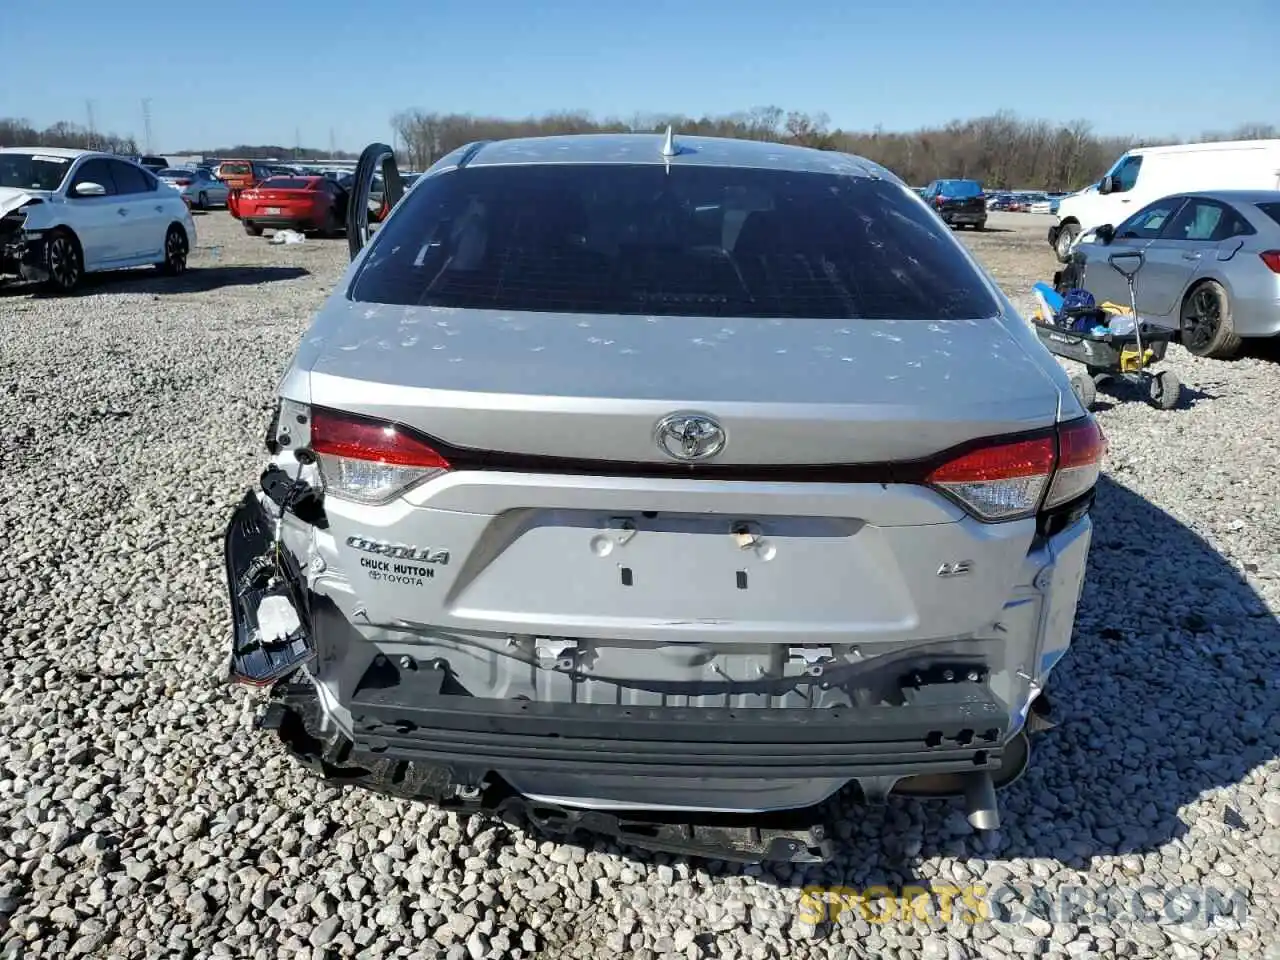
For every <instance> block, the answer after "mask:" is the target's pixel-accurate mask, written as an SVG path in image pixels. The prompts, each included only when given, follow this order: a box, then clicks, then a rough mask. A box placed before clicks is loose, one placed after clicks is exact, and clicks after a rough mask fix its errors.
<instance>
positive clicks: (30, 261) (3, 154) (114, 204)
mask: <svg viewBox="0 0 1280 960" xmlns="http://www.w3.org/2000/svg"><path fill="white" fill-rule="evenodd" d="M195 242H196V225H195V221H194V220H193V219H192V217H191V212H190V211H189V210H188V209H187V205H186V203H185V202H184V201H183V199H182V196H181V194H179V193H178V192H177V191H175V190H172V189H170V188H168V187H167V186H164V185H162V184H161V182H160V181H159V180H158V179H157V178H156V177H155V175H154V174H152V173H151V172H150V171H149V170H146V169H144V168H143V167H141V166H139V165H138V164H136V163H134V162H133V161H131V160H126V159H124V158H122V157H116V156H112V155H111V154H106V153H95V152H93V151H90V150H65V149H54V148H44V147H3V148H0V277H2V276H4V275H5V274H11V275H16V276H20V277H22V278H23V279H26V280H37V281H42V282H44V283H45V284H46V285H47V286H49V287H50V288H51V289H53V290H55V291H58V292H63V293H65V292H69V291H71V290H74V289H75V288H76V287H77V286H79V284H80V281H81V280H83V279H84V275H85V274H86V273H93V272H96V271H100V270H117V269H120V268H123V267H138V266H143V265H146V264H154V265H156V266H158V267H160V268H161V270H163V271H164V272H166V273H170V274H178V273H182V272H183V271H185V270H186V268H187V254H188V252H189V251H190V250H191V248H192V246H193V245H194V244H195Z"/></svg>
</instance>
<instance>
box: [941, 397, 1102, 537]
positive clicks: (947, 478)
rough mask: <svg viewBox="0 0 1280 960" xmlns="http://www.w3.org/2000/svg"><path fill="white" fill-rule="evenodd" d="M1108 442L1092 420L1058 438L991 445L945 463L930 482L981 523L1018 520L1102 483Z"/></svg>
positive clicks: (1068, 427)
mask: <svg viewBox="0 0 1280 960" xmlns="http://www.w3.org/2000/svg"><path fill="white" fill-rule="evenodd" d="M1104 450H1105V442H1104V440H1103V437H1102V431H1101V430H1100V429H1099V428H1098V425H1097V423H1096V421H1094V419H1093V418H1092V417H1085V418H1083V419H1081V420H1076V421H1073V422H1072V423H1069V424H1066V425H1063V426H1061V427H1059V428H1058V431H1057V433H1056V435H1055V434H1048V433H1046V434H1045V435H1044V436H1040V437H1035V438H1032V439H1028V440H1013V441H1007V442H1004V443H993V444H991V445H989V446H985V447H980V448H978V449H976V450H971V451H969V452H967V453H964V454H961V455H960V456H958V457H956V458H955V459H954V460H950V461H948V462H947V463H944V464H943V465H942V466H940V467H938V468H937V469H935V470H934V471H933V472H932V473H930V474H929V476H928V477H927V478H926V482H927V483H929V484H931V485H933V486H935V487H937V488H938V489H940V490H942V491H944V492H945V493H947V494H948V495H949V496H951V497H952V498H953V499H954V500H956V501H957V502H958V503H960V504H961V505H962V506H964V507H965V509H967V510H968V511H969V512H970V513H972V514H973V515H974V516H975V517H977V518H978V519H979V520H983V521H987V522H995V521H1002V520H1019V519H1022V518H1024V517H1029V516H1032V515H1034V514H1035V513H1036V512H1037V511H1038V510H1039V509H1040V508H1041V507H1042V506H1044V507H1053V506H1059V505H1061V504H1063V503H1066V502H1068V501H1069V500H1073V499H1075V498H1076V497H1079V496H1081V495H1082V494H1085V493H1088V492H1089V490H1090V489H1092V488H1093V486H1094V484H1096V483H1097V481H1098V474H1099V472H1100V470H1101V468H1102V455H1103V452H1104Z"/></svg>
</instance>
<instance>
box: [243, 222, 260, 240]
mask: <svg viewBox="0 0 1280 960" xmlns="http://www.w3.org/2000/svg"><path fill="white" fill-rule="evenodd" d="M242 222H243V223H244V232H245V233H247V234H248V235H249V236H251V237H260V236H262V228H261V227H260V226H258V225H257V224H256V223H250V222H249V221H248V220H244V221H242Z"/></svg>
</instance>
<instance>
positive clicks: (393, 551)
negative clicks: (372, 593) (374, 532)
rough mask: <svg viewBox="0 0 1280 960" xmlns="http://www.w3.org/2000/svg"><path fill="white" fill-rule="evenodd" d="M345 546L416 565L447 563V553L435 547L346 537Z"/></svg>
mask: <svg viewBox="0 0 1280 960" xmlns="http://www.w3.org/2000/svg"><path fill="white" fill-rule="evenodd" d="M347 546H348V547H353V548H355V549H356V550H363V551H364V552H365V553H376V554H377V555H378V556H380V557H391V558H392V559H393V560H414V561H417V562H418V563H439V564H445V563H448V562H449V551H448V550H440V549H436V548H435V547H411V546H409V545H408V544H404V543H388V542H386V541H385V540H371V539H369V538H368V537H361V536H354V537H347Z"/></svg>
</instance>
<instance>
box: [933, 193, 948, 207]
mask: <svg viewBox="0 0 1280 960" xmlns="http://www.w3.org/2000/svg"><path fill="white" fill-rule="evenodd" d="M944 199H946V198H945V197H943V196H942V194H938V195H937V196H936V197H934V198H933V205H934V206H935V207H940V206H942V201H943V200H944Z"/></svg>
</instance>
